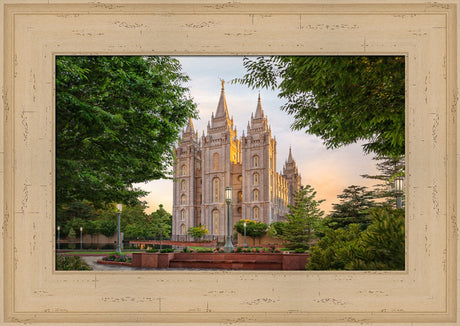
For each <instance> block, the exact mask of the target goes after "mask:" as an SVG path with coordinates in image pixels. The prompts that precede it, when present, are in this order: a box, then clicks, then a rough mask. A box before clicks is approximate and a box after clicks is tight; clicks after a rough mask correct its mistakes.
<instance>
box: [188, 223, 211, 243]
mask: <svg viewBox="0 0 460 326" xmlns="http://www.w3.org/2000/svg"><path fill="white" fill-rule="evenodd" d="M187 234H188V235H191V236H192V237H194V238H195V239H198V240H200V239H201V238H202V237H204V236H205V235H206V234H209V230H208V229H207V228H206V226H204V225H201V224H200V225H198V226H191V227H189V228H188V230H187Z"/></svg>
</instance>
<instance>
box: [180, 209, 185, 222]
mask: <svg viewBox="0 0 460 326" xmlns="http://www.w3.org/2000/svg"><path fill="white" fill-rule="evenodd" d="M180 219H181V221H185V209H183V210H181V211H180Z"/></svg>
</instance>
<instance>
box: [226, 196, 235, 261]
mask: <svg viewBox="0 0 460 326" xmlns="http://www.w3.org/2000/svg"><path fill="white" fill-rule="evenodd" d="M225 202H226V203H227V239H226V240H225V246H224V252H233V244H232V217H231V216H230V204H231V202H232V187H225Z"/></svg>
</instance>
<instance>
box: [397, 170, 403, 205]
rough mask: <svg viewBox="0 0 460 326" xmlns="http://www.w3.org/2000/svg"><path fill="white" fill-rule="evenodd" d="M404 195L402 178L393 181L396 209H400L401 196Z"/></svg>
mask: <svg viewBox="0 0 460 326" xmlns="http://www.w3.org/2000/svg"><path fill="white" fill-rule="evenodd" d="M403 193H404V177H397V178H396V179H395V194H396V208H398V209H401V208H402V195H403Z"/></svg>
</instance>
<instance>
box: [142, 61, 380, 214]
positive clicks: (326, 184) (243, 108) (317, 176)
mask: <svg viewBox="0 0 460 326" xmlns="http://www.w3.org/2000/svg"><path fill="white" fill-rule="evenodd" d="M178 59H179V60H180V62H181V63H182V68H183V71H184V72H186V73H187V74H188V75H189V76H190V79H191V80H190V82H189V83H188V87H189V89H190V93H191V96H192V97H193V98H194V100H195V103H197V105H198V111H199V116H200V119H198V120H193V124H194V127H195V130H198V132H199V136H200V137H201V135H202V133H203V131H205V130H206V125H207V123H208V121H209V120H210V119H211V113H212V112H214V113H215V111H216V108H217V103H218V101H219V96H220V90H221V82H220V78H222V79H224V80H225V81H226V83H225V94H226V99H227V105H228V110H229V114H230V116H233V118H234V124H235V125H236V127H237V129H238V137H240V136H241V135H242V133H243V130H244V131H245V133H246V130H247V129H246V128H247V124H248V121H250V119H251V113H254V112H255V110H256V105H257V98H258V94H259V90H257V89H256V90H252V89H249V88H248V87H246V86H243V85H239V84H232V83H230V81H231V80H232V79H234V78H237V77H242V76H243V74H244V68H243V58H242V57H209V56H206V57H179V58H178ZM277 93H278V92H277V91H268V90H264V89H262V90H260V97H261V102H262V108H263V110H264V113H265V115H266V116H267V117H268V124H269V125H270V126H271V129H272V136H275V137H276V141H277V166H276V170H277V171H278V172H280V171H282V169H283V165H284V162H285V160H286V159H287V157H288V153H289V147H290V146H291V148H292V154H293V157H294V160H295V161H296V163H297V167H298V169H299V172H300V174H301V176H302V184H303V185H307V184H309V185H311V186H312V187H313V188H315V190H316V191H317V199H325V200H326V201H325V202H324V203H323V204H322V209H323V210H325V211H326V212H327V211H329V210H330V209H331V205H332V204H333V203H338V202H339V200H338V199H337V195H338V194H340V193H342V191H343V189H345V188H346V187H348V186H350V185H365V186H372V185H373V184H374V181H372V180H368V179H364V178H362V177H361V176H360V175H362V174H374V173H376V169H375V163H376V161H375V160H372V157H373V155H372V154H370V155H365V154H364V153H363V152H362V149H361V146H360V144H353V145H350V146H346V147H343V148H340V149H336V150H330V149H326V147H325V146H324V145H323V143H322V141H321V139H319V138H318V137H316V136H311V135H308V134H306V133H305V132H304V131H292V130H291V129H290V125H291V123H292V122H293V119H292V118H291V117H290V116H289V115H288V114H287V113H286V112H284V111H281V109H280V107H281V106H282V105H283V101H282V100H280V99H279V98H278V97H277ZM137 186H139V187H141V188H143V189H145V190H147V191H149V192H150V194H149V195H148V196H147V197H145V198H143V200H145V201H147V203H148V206H149V208H148V209H147V212H148V213H149V212H151V211H154V210H156V209H157V208H158V205H159V204H163V205H164V208H165V209H166V210H167V211H169V212H171V211H172V192H173V187H172V181H170V180H157V181H152V182H148V183H145V184H138V185H137Z"/></svg>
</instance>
